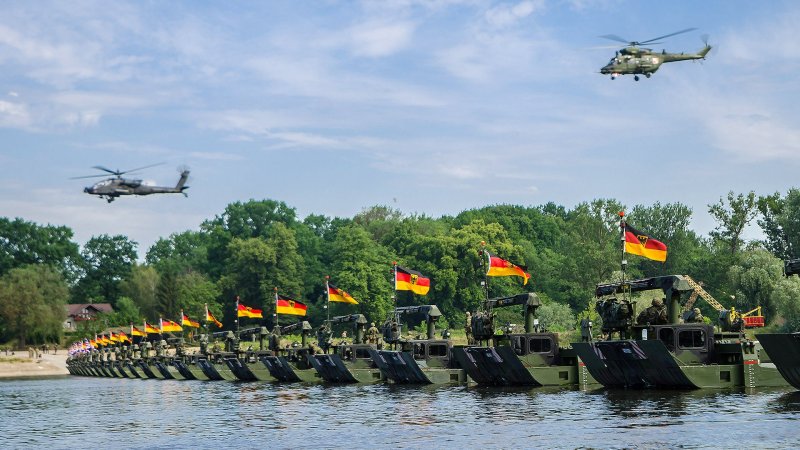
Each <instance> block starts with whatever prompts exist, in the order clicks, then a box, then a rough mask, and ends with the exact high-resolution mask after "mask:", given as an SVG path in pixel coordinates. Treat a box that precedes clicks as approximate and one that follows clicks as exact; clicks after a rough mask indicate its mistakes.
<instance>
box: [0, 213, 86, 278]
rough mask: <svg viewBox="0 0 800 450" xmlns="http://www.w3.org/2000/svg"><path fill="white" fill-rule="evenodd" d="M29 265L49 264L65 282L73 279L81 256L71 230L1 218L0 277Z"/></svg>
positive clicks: (18, 219) (17, 219)
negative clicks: (73, 240)
mask: <svg viewBox="0 0 800 450" xmlns="http://www.w3.org/2000/svg"><path fill="white" fill-rule="evenodd" d="M29 264H46V265H49V266H52V267H54V268H56V269H57V270H58V271H59V272H60V273H61V274H62V275H63V276H64V277H65V279H66V280H67V281H68V282H72V281H74V280H75V278H76V277H77V274H78V268H79V267H80V264H81V257H80V253H79V252H78V244H76V243H74V242H72V229H70V228H68V227H64V226H60V227H59V226H52V225H45V226H41V225H37V224H35V223H33V222H27V221H25V220H22V219H20V218H16V219H14V220H10V219H8V218H5V217H0V276H2V275H4V274H6V273H8V272H9V271H10V270H11V269H14V268H16V267H22V266H25V265H29Z"/></svg>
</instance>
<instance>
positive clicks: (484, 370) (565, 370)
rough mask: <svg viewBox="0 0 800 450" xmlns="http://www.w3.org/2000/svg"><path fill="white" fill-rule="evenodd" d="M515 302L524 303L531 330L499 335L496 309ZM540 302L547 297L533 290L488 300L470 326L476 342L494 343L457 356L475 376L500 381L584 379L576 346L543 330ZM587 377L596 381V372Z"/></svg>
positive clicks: (511, 383) (459, 349)
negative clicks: (563, 343)
mask: <svg viewBox="0 0 800 450" xmlns="http://www.w3.org/2000/svg"><path fill="white" fill-rule="evenodd" d="M515 305H522V306H523V308H524V310H523V316H524V320H525V332H524V333H507V334H503V335H497V334H496V330H495V324H494V313H493V310H494V308H502V307H508V306H515ZM539 306H541V301H540V300H539V297H537V295H536V294H535V293H532V292H530V293H524V294H518V295H514V296H510V297H500V298H494V299H488V300H485V301H484V302H483V305H482V310H481V311H477V312H476V313H475V314H474V315H472V316H471V319H470V322H471V323H470V327H471V330H472V336H473V337H474V339H475V340H476V341H478V342H482V341H486V342H487V343H489V345H488V346H467V347H454V348H453V355H454V356H455V358H456V360H458V363H459V365H460V366H461V367H463V368H464V370H465V371H466V372H467V375H469V377H470V378H471V379H472V380H474V381H475V382H476V383H478V384H483V385H494V386H568V385H577V384H578V356H577V354H576V353H575V351H574V350H573V349H572V348H561V347H560V346H559V342H558V335H557V334H555V333H550V332H546V331H539V327H540V326H539V322H538V319H537V318H536V310H537V309H538V308H539ZM492 341H495V345H491V343H492ZM584 380H585V383H586V384H594V383H596V382H595V381H594V380H593V379H591V377H590V376H587V377H584Z"/></svg>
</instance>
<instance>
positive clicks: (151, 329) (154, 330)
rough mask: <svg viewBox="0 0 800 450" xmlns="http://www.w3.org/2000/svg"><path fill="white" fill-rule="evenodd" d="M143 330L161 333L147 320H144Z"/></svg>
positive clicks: (149, 332) (148, 332) (150, 332)
mask: <svg viewBox="0 0 800 450" xmlns="http://www.w3.org/2000/svg"><path fill="white" fill-rule="evenodd" d="M144 332H145V333H147V334H161V331H160V330H159V329H158V328H156V327H154V326H152V325H150V324H149V323H147V321H145V322H144Z"/></svg>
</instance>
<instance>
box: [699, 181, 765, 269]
mask: <svg viewBox="0 0 800 450" xmlns="http://www.w3.org/2000/svg"><path fill="white" fill-rule="evenodd" d="M708 212H709V214H711V216H712V217H713V218H714V220H716V222H717V227H716V228H715V229H714V230H713V231H712V232H711V233H710V234H711V237H712V238H714V239H716V240H718V241H720V242H723V243H724V244H725V245H726V246H727V248H728V250H729V251H730V253H731V254H732V255H735V254H736V253H738V252H739V250H740V249H741V248H742V233H743V232H744V229H745V228H746V227H747V225H749V224H750V222H752V221H753V219H755V218H756V215H757V214H758V208H757V205H756V194H755V193H754V192H753V191H750V192H748V193H747V194H738V195H736V194H734V193H733V191H730V192H728V197H727V201H726V200H725V199H723V198H720V199H719V202H718V203H715V204H711V205H708Z"/></svg>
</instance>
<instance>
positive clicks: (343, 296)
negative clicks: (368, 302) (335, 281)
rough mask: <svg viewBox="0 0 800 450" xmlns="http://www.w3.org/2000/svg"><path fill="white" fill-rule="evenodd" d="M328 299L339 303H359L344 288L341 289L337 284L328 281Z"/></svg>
mask: <svg viewBox="0 0 800 450" xmlns="http://www.w3.org/2000/svg"><path fill="white" fill-rule="evenodd" d="M328 301H329V302H339V303H350V304H352V305H357V304H358V302H357V301H356V299H354V298H353V297H352V296H351V295H350V294H348V293H347V292H345V290H344V289H339V288H337V287H336V286H334V285H332V284H330V283H328Z"/></svg>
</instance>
